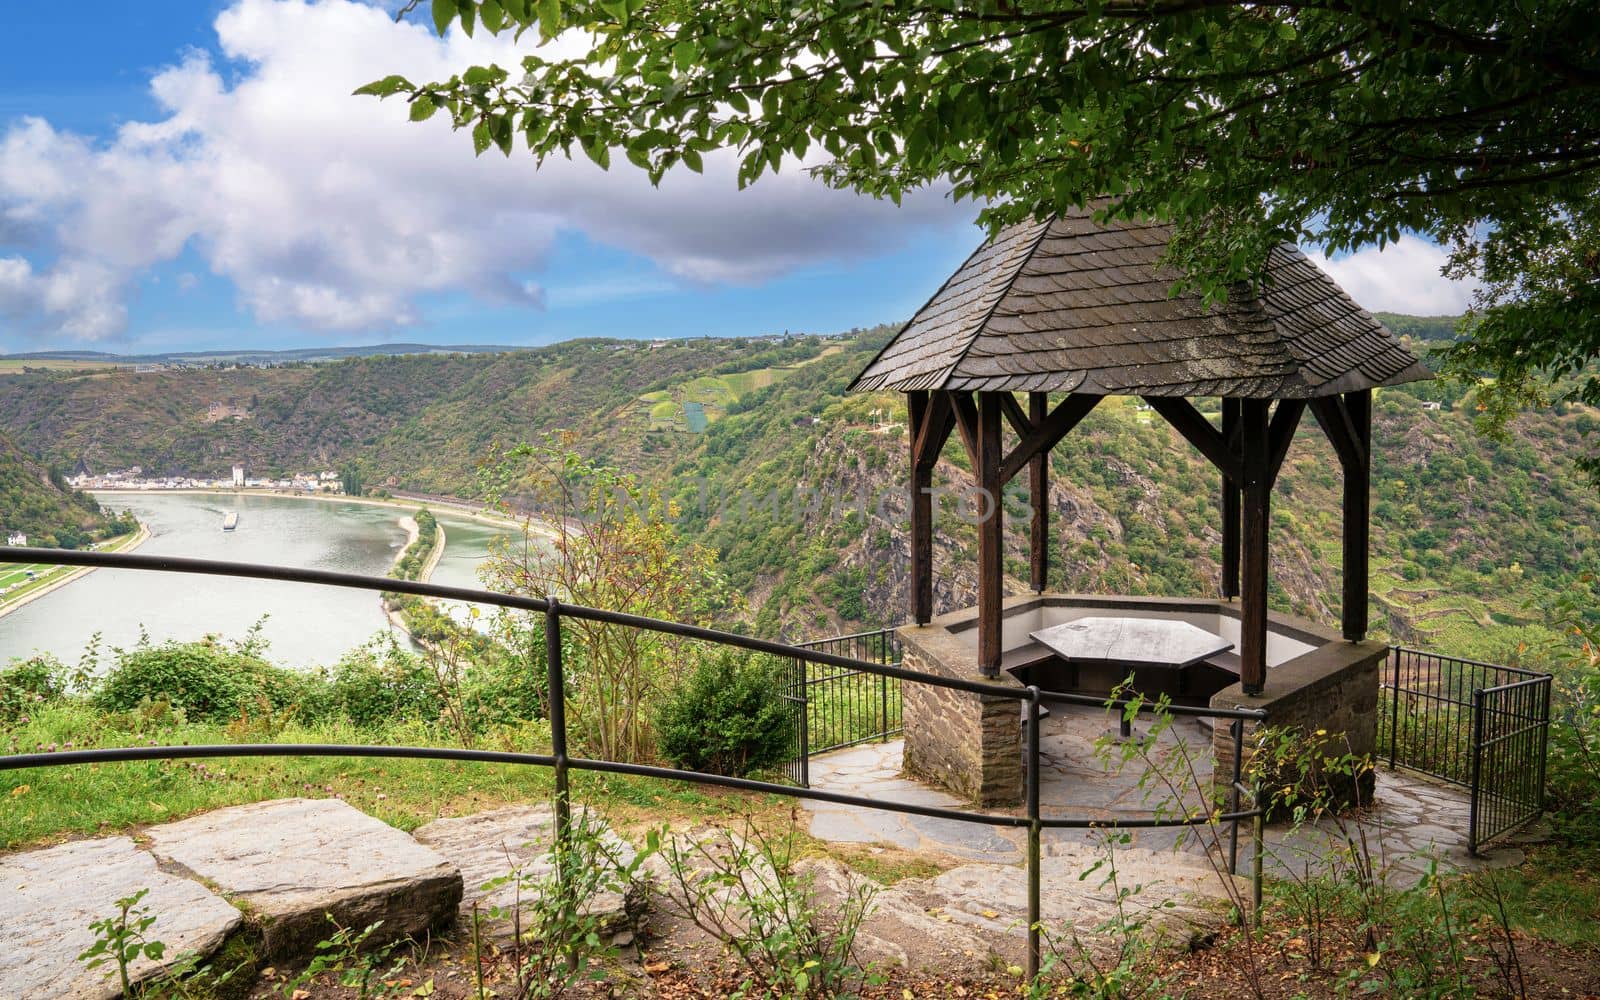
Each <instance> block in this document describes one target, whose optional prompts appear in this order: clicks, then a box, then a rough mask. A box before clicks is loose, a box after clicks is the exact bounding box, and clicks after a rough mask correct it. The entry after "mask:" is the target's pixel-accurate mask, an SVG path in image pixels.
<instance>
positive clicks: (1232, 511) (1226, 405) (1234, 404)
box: [1222, 399, 1239, 601]
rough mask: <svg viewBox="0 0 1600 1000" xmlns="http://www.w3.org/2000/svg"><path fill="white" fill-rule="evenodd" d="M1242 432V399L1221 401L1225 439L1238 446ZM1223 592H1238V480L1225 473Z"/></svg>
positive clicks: (1231, 596) (1227, 596) (1228, 597)
mask: <svg viewBox="0 0 1600 1000" xmlns="http://www.w3.org/2000/svg"><path fill="white" fill-rule="evenodd" d="M1238 432H1239V401H1238V400H1237V399H1224V400H1223V401H1222V440H1223V441H1224V442H1225V443H1226V444H1227V446H1228V447H1230V448H1233V447H1237V441H1236V440H1235V436H1236V435H1237V434H1238ZM1222 596H1223V599H1224V600H1230V601H1231V600H1233V599H1234V598H1235V597H1238V596H1239V484H1238V483H1237V482H1235V481H1234V480H1233V479H1231V478H1229V477H1228V476H1226V475H1224V476H1223V477H1222Z"/></svg>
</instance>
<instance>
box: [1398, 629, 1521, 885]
mask: <svg viewBox="0 0 1600 1000" xmlns="http://www.w3.org/2000/svg"><path fill="white" fill-rule="evenodd" d="M1388 667H1389V669H1388V671H1387V676H1386V677H1385V679H1384V681H1383V682H1381V683H1380V685H1379V694H1380V703H1379V707H1378V724H1379V736H1378V748H1379V754H1380V755H1381V756H1387V757H1388V758H1389V766H1391V767H1404V768H1407V769H1409V770H1413V771H1420V772H1421V773H1423V774H1428V775H1432V776H1433V777H1436V778H1440V779H1443V780H1444V781H1448V782H1451V783H1453V784H1457V785H1461V786H1463V787H1465V788H1466V789H1467V790H1468V794H1469V796H1470V799H1469V803H1470V804H1469V807H1468V810H1469V815H1468V824H1467V826H1468V829H1467V847H1468V850H1470V851H1471V852H1472V853H1474V854H1476V853H1477V851H1478V849H1479V848H1480V847H1482V846H1483V845H1484V844H1486V843H1488V842H1489V841H1491V840H1493V839H1495V838H1496V837H1501V836H1504V835H1505V834H1507V833H1510V832H1512V831H1513V830H1516V829H1517V828H1518V827H1521V826H1523V825H1524V824H1526V823H1528V822H1530V821H1532V820H1534V819H1536V818H1537V817H1538V816H1539V814H1540V813H1542V812H1543V811H1544V784H1545V753H1546V750H1547V747H1548V743H1549V733H1550V682H1551V678H1550V675H1549V674H1543V673H1539V672H1537V671H1534V670H1525V669H1523V668H1521V667H1508V666H1504V665H1501V664H1495V663H1484V662H1482V661H1479V660H1467V659H1462V658H1460V657H1455V656H1442V655H1440V654H1437V653H1428V652H1424V651H1423V650H1420V649H1411V648H1408V647H1405V646H1391V647H1389V664H1388Z"/></svg>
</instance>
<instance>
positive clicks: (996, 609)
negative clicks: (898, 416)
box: [957, 392, 1005, 677]
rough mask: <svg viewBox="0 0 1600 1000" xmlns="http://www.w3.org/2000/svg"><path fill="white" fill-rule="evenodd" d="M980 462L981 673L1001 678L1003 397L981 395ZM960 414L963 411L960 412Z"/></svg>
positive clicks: (975, 468) (977, 466) (975, 466)
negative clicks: (1001, 431)
mask: <svg viewBox="0 0 1600 1000" xmlns="http://www.w3.org/2000/svg"><path fill="white" fill-rule="evenodd" d="M978 398H979V407H978V421H977V423H978V426H977V431H978V433H977V434H976V435H975V436H976V438H977V446H978V447H977V452H978V458H977V461H976V462H974V463H973V471H974V472H976V473H977V476H978V489H979V502H980V503H982V504H983V505H984V506H985V507H986V508H987V509H986V510H982V511H979V513H980V514H986V515H987V516H985V517H983V518H982V520H980V521H979V522H978V671H979V672H980V673H982V674H983V675H984V676H985V677H998V676H1000V630H1001V613H1000V612H1001V605H1002V603H1003V601H1004V594H1003V592H1002V591H1003V590H1004V587H1005V510H1004V508H1003V507H1002V505H1001V502H1000V499H1001V498H1000V489H1001V486H1002V485H1003V484H1002V483H1001V481H1000V430H1001V424H1002V423H1003V422H1004V420H1005V416H1004V415H1003V413H1002V405H1001V403H1000V394H999V393H996V392H984V393H979V394H978ZM957 412H959V410H958V411H957Z"/></svg>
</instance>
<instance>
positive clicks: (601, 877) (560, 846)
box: [472, 809, 659, 1000]
mask: <svg viewBox="0 0 1600 1000" xmlns="http://www.w3.org/2000/svg"><path fill="white" fill-rule="evenodd" d="M658 842H659V834H652V836H651V838H650V841H649V843H648V844H647V846H646V848H645V850H643V851H638V852H630V850H629V849H628V847H627V845H625V844H623V843H622V842H621V841H620V840H619V839H618V838H617V837H616V836H615V835H614V834H612V833H611V832H610V829H609V828H608V827H607V826H606V824H605V821H604V820H602V819H601V818H600V817H599V816H598V815H596V814H594V813H593V812H591V811H589V810H586V809H581V810H578V811H577V812H576V813H574V814H573V816H572V818H571V820H570V822H569V823H568V824H567V830H566V836H565V837H561V836H557V838H556V843H555V846H554V848H553V849H552V851H551V853H550V855H549V858H550V863H549V864H548V865H545V866H540V867H539V868H530V867H518V868H514V869H513V870H512V871H511V872H510V873H509V874H507V875H504V876H501V877H500V878H497V879H494V880H493V881H491V882H489V883H488V884H487V885H485V886H484V889H485V890H494V889H497V888H500V887H501V886H505V885H511V886H513V887H514V889H515V895H514V898H513V902H512V903H511V905H510V906H495V907H491V908H490V909H489V913H488V916H489V918H491V919H494V920H509V921H510V922H511V925H512V936H511V943H510V946H509V948H508V949H507V950H506V951H505V952H503V953H501V954H499V955H496V956H492V957H491V956H489V955H488V954H487V949H486V948H485V947H484V944H483V938H482V927H481V919H480V915H479V913H478V911H477V910H476V909H474V910H473V918H474V919H473V927H472V948H473V955H474V962H473V966H474V970H475V971H474V975H475V984H476V987H477V991H478V995H479V997H480V998H482V997H485V996H488V995H490V994H489V993H488V992H487V990H486V986H485V983H484V970H485V966H486V965H489V964H492V963H493V962H496V961H502V962H504V964H505V965H506V966H507V967H508V969H509V971H510V973H511V991H510V992H509V993H506V994H498V995H501V996H505V997H508V998H509V1000H532V998H553V997H561V996H565V995H567V993H568V991H570V990H571V989H573V988H574V987H575V986H577V985H578V984H579V983H582V982H585V981H592V980H598V979H601V978H603V977H604V975H605V970H606V966H607V965H608V964H611V963H612V962H614V961H615V959H616V957H617V955H618V952H619V947H618V945H617V944H616V943H615V941H614V939H613V937H612V934H611V930H612V929H611V928H609V927H607V926H606V925H605V920H606V918H605V915H604V914H602V913H599V912H596V911H595V910H594V909H593V907H592V906H590V903H591V901H592V900H594V899H595V897H597V896H600V895H603V894H607V893H615V894H617V895H620V896H622V897H623V899H624V900H628V899H630V898H633V897H636V896H637V894H638V892H639V889H640V887H641V886H643V885H645V884H646V883H645V882H644V880H642V879H641V878H640V875H639V873H640V869H641V866H642V865H643V864H644V862H645V860H646V859H647V858H648V857H649V856H650V854H651V853H652V852H653V851H654V850H655V845H656V844H657V843H658Z"/></svg>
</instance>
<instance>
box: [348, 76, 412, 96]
mask: <svg viewBox="0 0 1600 1000" xmlns="http://www.w3.org/2000/svg"><path fill="white" fill-rule="evenodd" d="M410 89H412V87H411V81H409V80H407V79H406V78H405V77H403V76H386V77H384V78H383V79H382V80H376V81H374V82H372V83H369V84H367V85H366V86H365V87H357V88H356V90H355V93H357V94H362V95H365V96H370V97H388V96H390V95H391V94H398V93H399V92H400V91H402V90H410Z"/></svg>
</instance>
